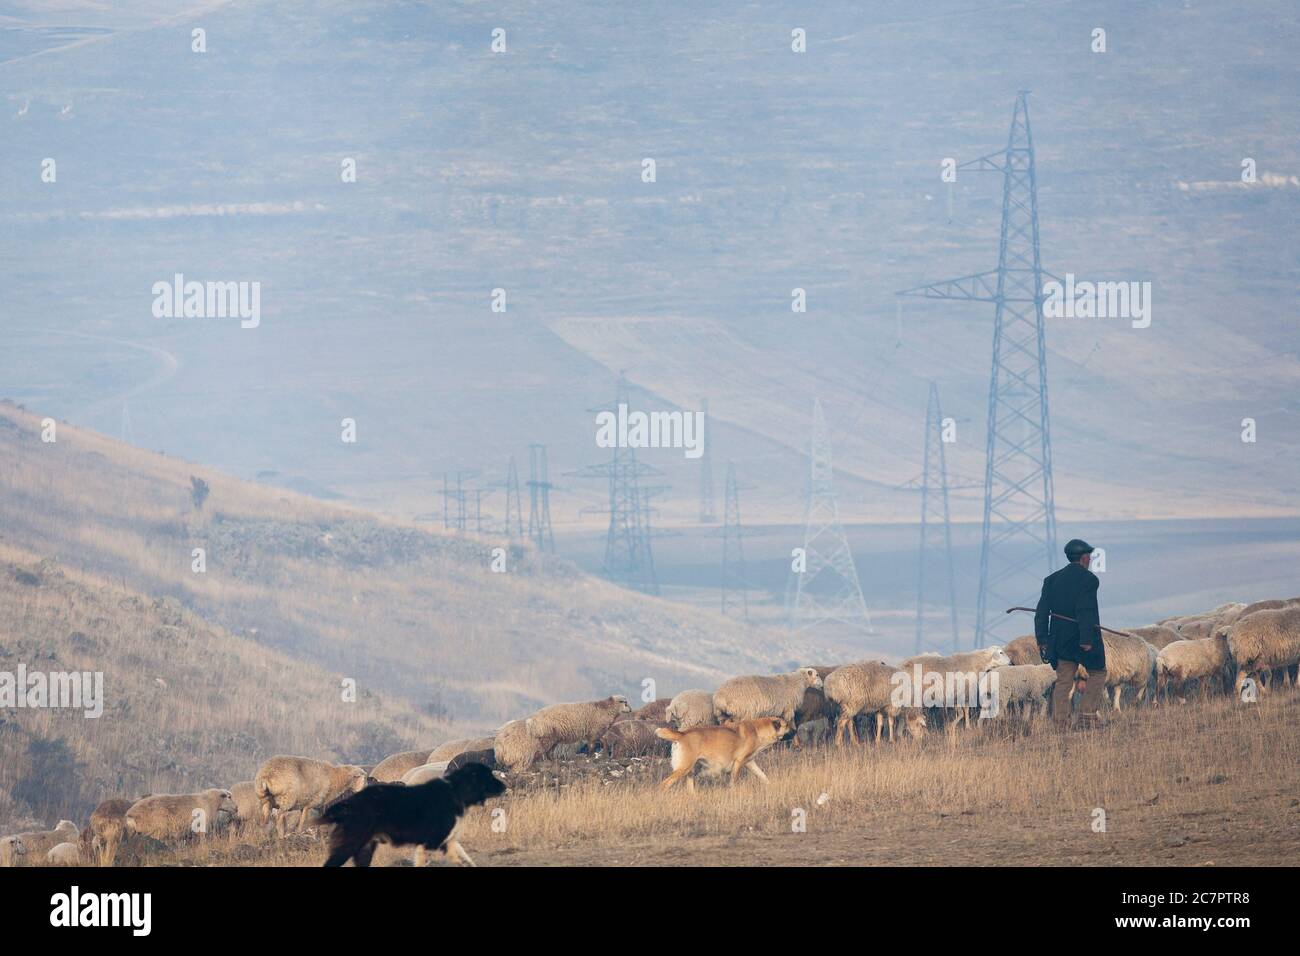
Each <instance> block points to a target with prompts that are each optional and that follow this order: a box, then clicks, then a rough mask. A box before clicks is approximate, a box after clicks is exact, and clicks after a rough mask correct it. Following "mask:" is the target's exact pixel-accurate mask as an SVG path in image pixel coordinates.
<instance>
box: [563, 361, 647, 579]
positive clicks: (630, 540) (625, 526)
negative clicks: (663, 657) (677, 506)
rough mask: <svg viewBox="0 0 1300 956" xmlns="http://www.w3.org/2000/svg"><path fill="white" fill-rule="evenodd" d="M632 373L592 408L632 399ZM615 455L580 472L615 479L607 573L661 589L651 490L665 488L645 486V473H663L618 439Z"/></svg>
mask: <svg viewBox="0 0 1300 956" xmlns="http://www.w3.org/2000/svg"><path fill="white" fill-rule="evenodd" d="M628 397H629V389H628V384H627V378H626V377H625V376H623V375H620V376H619V378H618V391H617V394H616V396H615V398H614V401H613V402H612V403H610V404H609V405H604V406H601V407H599V408H592V409H588V410H589V411H593V412H601V411H613V412H615V413H616V414H617V412H618V407H619V405H620V404H622V405H630V402H629V401H628ZM612 452H613V455H612V457H611V459H610V460H609V461H608V462H606V463H604V464H600V465H588V466H587V467H586V468H584V469H582V470H581V471H579V472H575V473H574V474H575V476H577V477H582V478H604V479H606V481H608V483H609V507H608V508H602V509H600V510H601V511H604V512H608V514H609V529H608V531H607V533H606V535H605V560H604V563H603V565H602V569H603V572H604V574H605V576H606V577H607V578H609V579H610V580H611V581H614V582H616V583H618V584H621V585H623V586H624V587H628V588H632V589H633V590H636V591H643V592H645V593H647V594H658V593H659V579H658V576H657V575H656V574H655V563H654V554H653V553H652V551H651V549H650V511H651V508H650V504H649V499H650V496H651V495H652V494H654V493H656V492H658V491H660V490H662V489H657V488H656V489H651V488H643V487H642V486H641V482H642V479H644V478H648V477H651V476H658V475H661V474H662V472H661V471H660V470H659V469H658V468H655V467H653V466H651V465H646V464H643V463H641V462H638V461H637V458H636V450H635V449H634V448H623V447H620V445H619V443H618V441H617V440H616V441H615V442H614V447H613V449H612Z"/></svg>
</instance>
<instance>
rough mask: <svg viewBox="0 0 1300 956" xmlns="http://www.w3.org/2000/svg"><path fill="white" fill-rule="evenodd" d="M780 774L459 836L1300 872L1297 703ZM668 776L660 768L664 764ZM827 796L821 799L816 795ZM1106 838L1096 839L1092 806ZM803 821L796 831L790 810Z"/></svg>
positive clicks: (1270, 702)
mask: <svg viewBox="0 0 1300 956" xmlns="http://www.w3.org/2000/svg"><path fill="white" fill-rule="evenodd" d="M760 763H761V764H762V765H763V766H764V769H765V770H766V771H767V773H768V776H769V777H770V779H771V783H770V785H769V786H766V787H764V786H763V785H761V784H760V783H758V782H757V781H756V780H753V779H743V782H742V785H740V786H738V787H737V788H736V789H734V790H732V789H728V788H726V787H725V786H708V787H703V786H702V787H701V788H700V790H699V792H698V793H697V794H695V795H694V796H692V795H690V794H688V793H686V792H685V791H670V792H669V793H667V794H659V793H657V792H655V791H654V790H653V789H652V784H653V783H654V782H657V780H658V778H659V777H662V776H663V774H662V773H660V774H658V775H657V776H655V775H652V779H651V780H646V779H641V780H637V781H634V782H629V783H627V784H623V783H620V782H615V783H608V784H605V783H601V782H599V781H596V780H588V781H585V782H581V783H576V784H574V785H572V786H567V787H563V788H560V789H554V788H553V789H546V790H522V789H519V790H514V791H512V792H511V793H510V794H508V795H507V796H506V797H505V798H504V799H502V800H501V801H499V803H497V804H494V806H496V805H499V806H500V807H502V808H503V809H504V810H505V812H506V815H507V816H506V819H507V823H508V825H507V826H506V828H505V829H504V831H503V832H494V831H493V829H492V826H491V817H490V814H489V811H490V809H491V808H486V809H481V810H476V811H474V812H473V813H472V814H471V815H470V817H469V818H468V819H467V821H466V825H465V826H464V828H463V830H462V834H461V841H462V843H464V845H465V846H466V847H467V848H468V849H469V851H470V853H471V854H472V855H473V856H474V857H475V858H476V859H477V860H478V862H479V863H480V864H481V865H507V864H521V863H522V864H538V865H545V864H567V865H592V864H613V863H625V864H671V865H684V864H707V863H724V864H742V865H744V864H760V863H762V864H783V865H791V864H816V863H894V864H919V863H926V864H940V865H942V864H949V865H968V864H975V865H979V864H986V865H987V864H1003V863H1030V864H1048V863H1072V864H1096V863H1107V864H1134V865H1141V864H1147V863H1157V862H1160V863H1174V864H1207V863H1219V864H1227V863H1249V864H1266V865H1269V864H1292V865H1293V864H1295V863H1296V862H1297V860H1298V859H1300V800H1298V799H1297V797H1296V794H1297V793H1300V694H1297V693H1296V692H1294V691H1284V692H1280V693H1278V694H1275V695H1271V696H1266V698H1265V700H1264V701H1263V702H1262V703H1260V704H1258V705H1254V706H1249V705H1243V704H1239V703H1236V702H1234V701H1231V700H1224V699H1219V700H1212V701H1208V702H1205V703H1201V704H1191V705H1187V706H1181V707H1174V708H1166V709H1160V710H1156V709H1150V708H1146V709H1140V710H1137V711H1133V712H1126V713H1124V714H1121V715H1117V716H1114V717H1113V718H1112V720H1111V721H1110V722H1109V724H1108V726H1107V728H1106V729H1105V730H1104V731H1102V732H1100V733H1096V734H1080V733H1074V734H1067V735H1058V734H1056V733H1054V732H1053V731H1052V730H1051V729H1050V728H1049V727H1048V726H1046V725H1045V724H1044V723H1042V722H1041V720H1040V722H1037V723H1035V724H1033V725H1031V726H1030V727H1029V728H1024V727H1022V726H1020V725H1018V724H1015V723H1008V724H1003V725H1001V726H982V727H981V728H980V729H978V730H976V731H974V732H971V733H964V732H963V733H959V734H957V735H956V736H954V737H948V736H946V735H943V734H933V735H931V736H930V737H928V738H927V739H926V740H924V741H921V742H919V743H918V742H914V741H907V742H900V743H897V744H894V745H888V744H886V745H882V746H881V747H880V748H878V749H877V748H874V747H872V746H871V745H866V746H863V747H855V748H850V749H843V750H841V749H836V748H826V749H813V750H807V751H804V752H802V753H796V752H789V751H787V752H781V753H769V754H767V755H765V756H763V757H761V758H760ZM665 772H666V771H665ZM823 794H825V799H824V801H821V802H819V798H820V797H822V795H823ZM1098 808H1101V809H1102V810H1104V811H1105V814H1106V831H1105V832H1095V831H1094V829H1093V822H1094V819H1095V811H1096V810H1097V809H1098ZM796 810H802V811H804V812H805V814H806V831H805V832H795V831H794V829H793V828H792V825H791V824H792V814H793V813H795V811H796ZM323 859H324V852H323V849H322V848H321V847H320V846H319V845H311V844H304V843H292V844H276V843H270V844H265V845H261V846H256V845H250V844H249V841H248V840H246V839H244V840H241V839H238V838H236V839H229V838H227V839H224V840H217V841H214V843H212V844H211V845H207V846H195V847H187V848H183V849H180V850H178V851H177V852H176V853H175V854H174V855H169V856H167V857H165V858H163V859H160V860H158V861H157V862H175V863H187V864H197V865H203V864H208V865H230V864H243V865H249V864H252V865H276V866H283V865H304V866H315V865H319V864H320V863H321V862H322V861H323Z"/></svg>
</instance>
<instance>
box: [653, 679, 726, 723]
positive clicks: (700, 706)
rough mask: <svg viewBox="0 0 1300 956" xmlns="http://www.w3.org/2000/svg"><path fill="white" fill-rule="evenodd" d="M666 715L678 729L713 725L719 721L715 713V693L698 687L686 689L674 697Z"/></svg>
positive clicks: (669, 721)
mask: <svg viewBox="0 0 1300 956" xmlns="http://www.w3.org/2000/svg"><path fill="white" fill-rule="evenodd" d="M664 716H665V717H666V718H668V723H669V724H671V725H672V726H673V727H674V728H676V729H677V730H690V729H691V728H692V727H711V726H713V725H714V724H716V723H717V722H718V720H717V717H716V716H714V713H713V694H711V693H710V692H709V691H707V690H699V689H698V688H692V689H691V690H684V691H682V692H681V693H680V694H678V695H677V696H676V697H674V698H673V699H672V701H671V702H670V703H669V704H668V709H667V710H665V711H664Z"/></svg>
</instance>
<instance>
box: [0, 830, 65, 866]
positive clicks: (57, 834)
mask: <svg viewBox="0 0 1300 956" xmlns="http://www.w3.org/2000/svg"><path fill="white" fill-rule="evenodd" d="M80 838H81V831H80V830H78V829H77V825H76V824H75V823H73V822H72V821H71V820H60V821H59V825H58V826H56V827H55V828H54V829H53V830H30V831H28V832H26V833H16V834H14V835H13V836H8V837H5V838H4V840H3V841H0V866H20V865H22V863H23V862H24V861H25V862H27V863H36V862H40V861H42V860H44V859H45V857H46V854H48V853H49V852H50V851H51V850H52V849H54V848H55V847H56V846H58V845H59V844H60V843H76V842H77V841H78V840H79V839H80Z"/></svg>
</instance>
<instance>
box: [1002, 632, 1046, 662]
mask: <svg viewBox="0 0 1300 956" xmlns="http://www.w3.org/2000/svg"><path fill="white" fill-rule="evenodd" d="M1002 652H1003V653H1004V654H1006V655H1007V660H1009V661H1011V663H1012V664H1041V663H1043V658H1042V655H1040V654H1039V653H1038V638H1037V637H1035V636H1034V635H1033V634H1025V635H1022V636H1021V637H1017V638H1016V639H1015V640H1014V641H1009V642H1007V646H1006V647H1004V648H1002Z"/></svg>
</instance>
